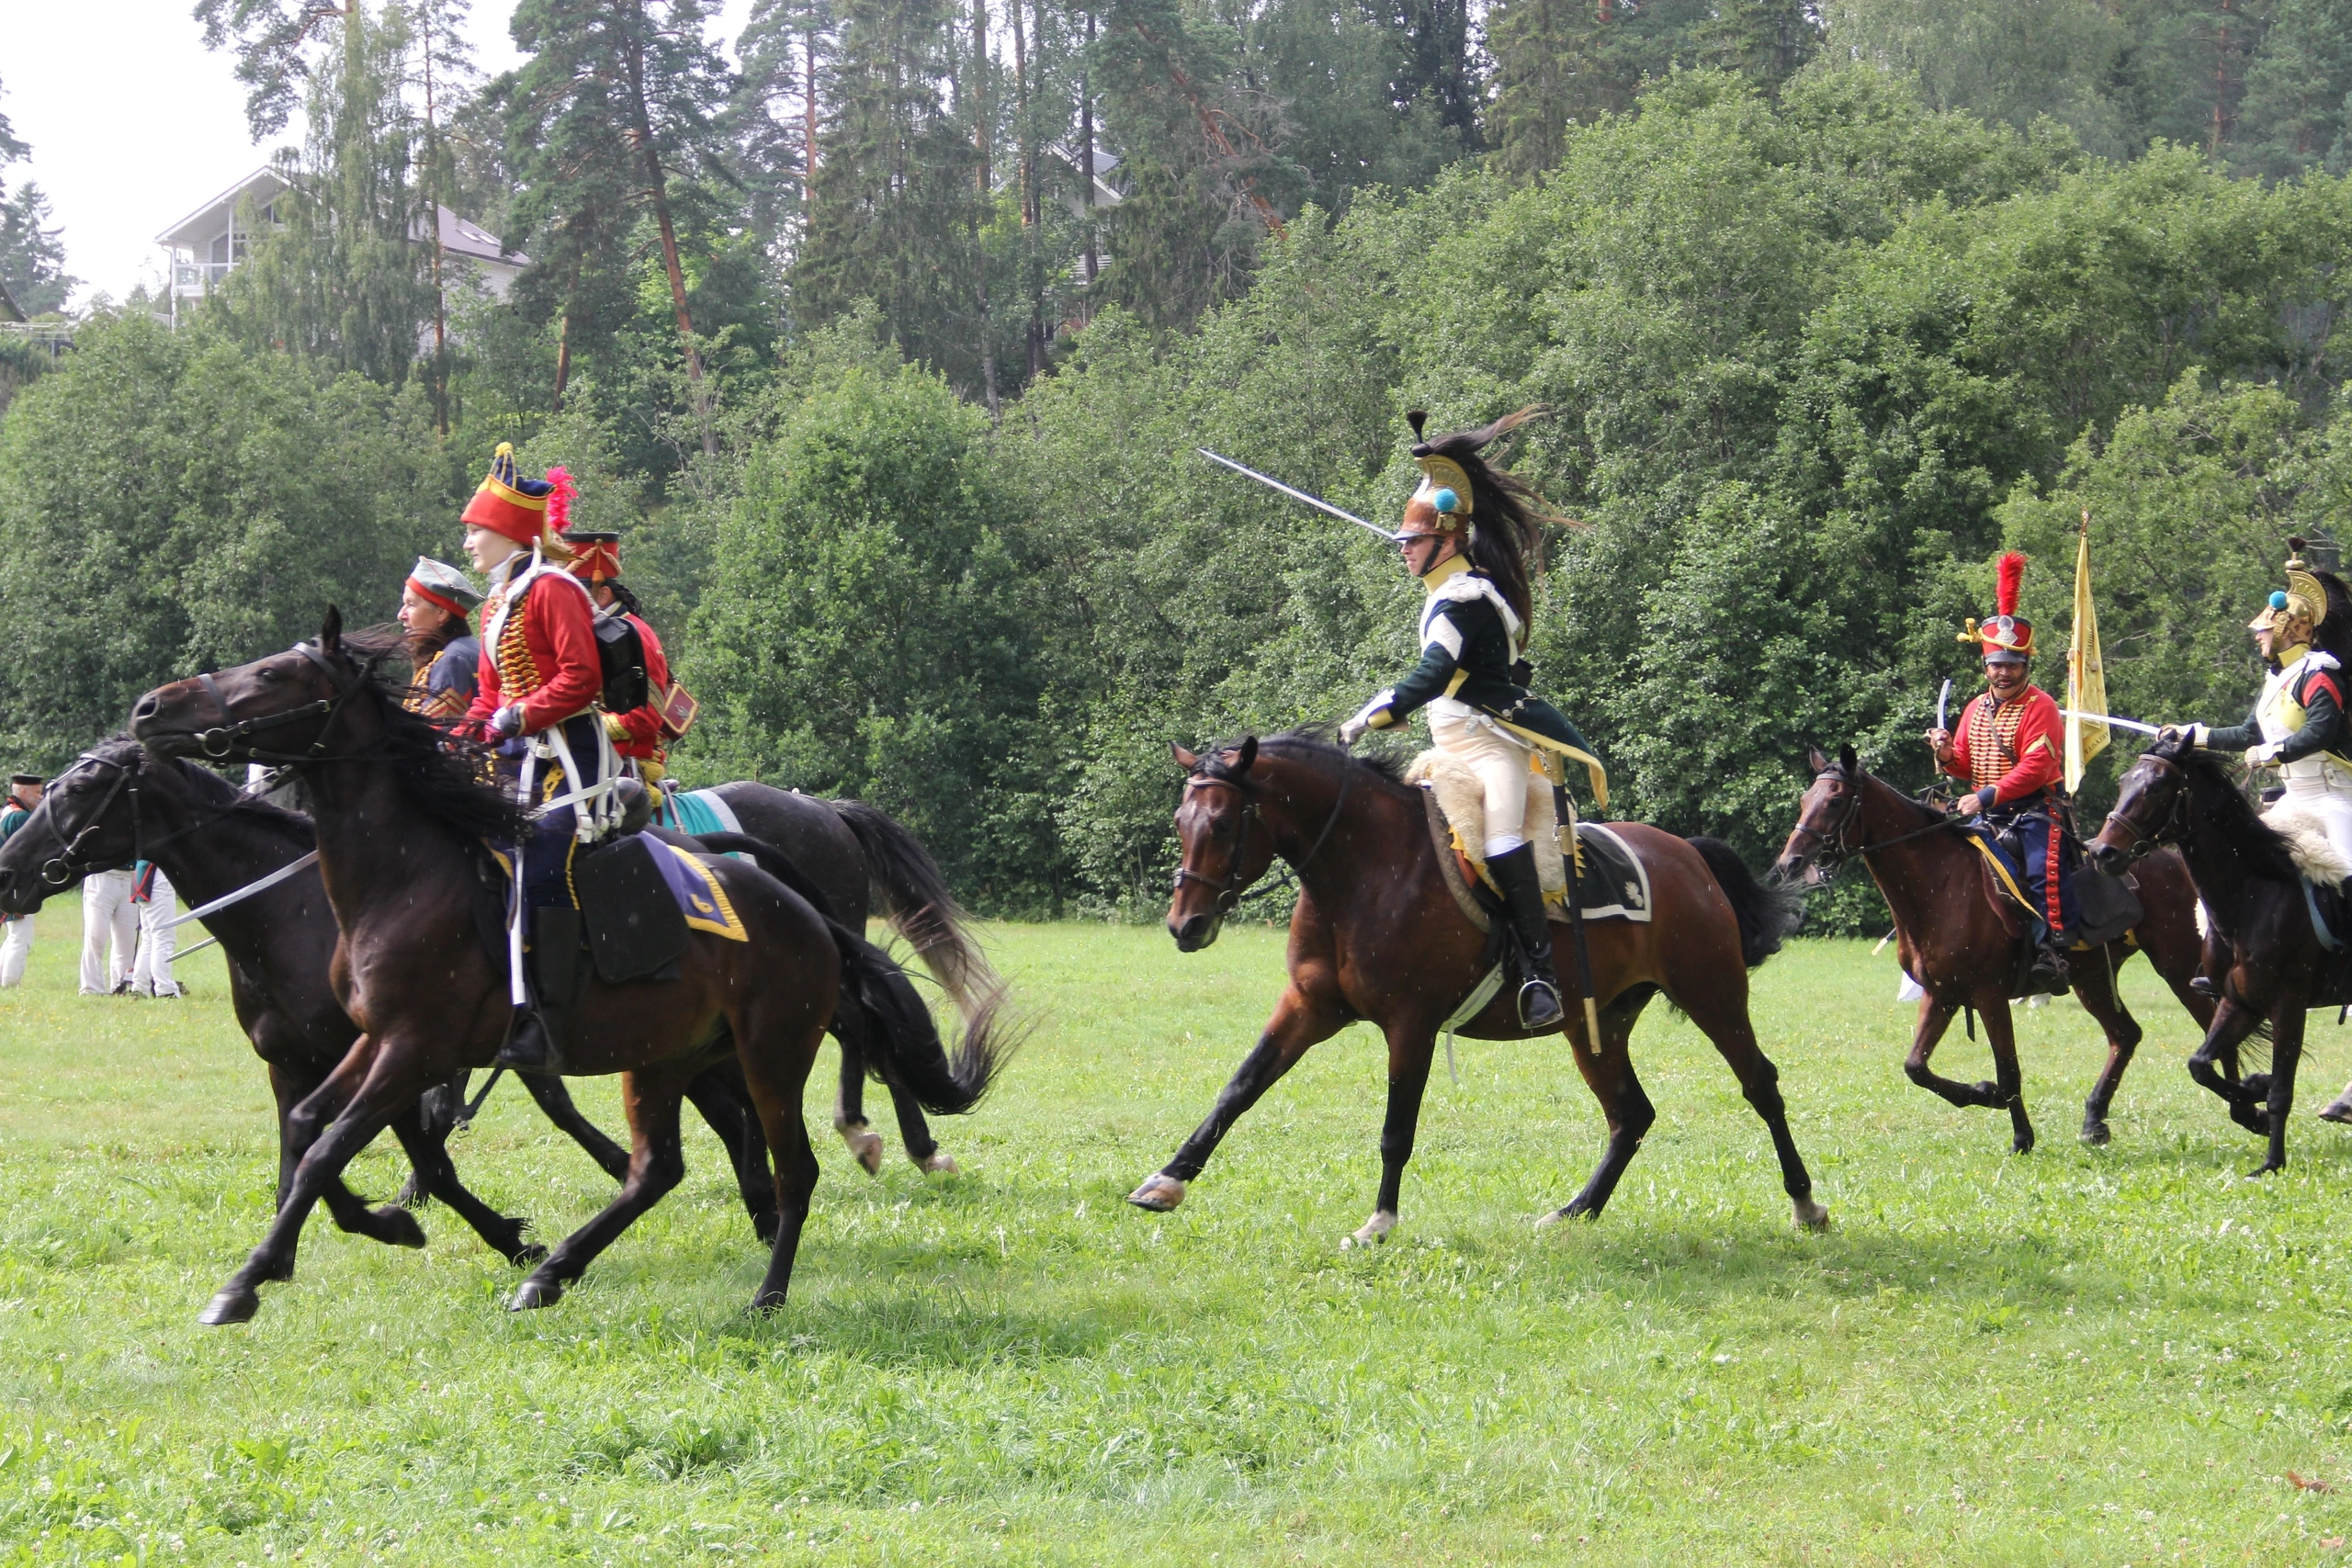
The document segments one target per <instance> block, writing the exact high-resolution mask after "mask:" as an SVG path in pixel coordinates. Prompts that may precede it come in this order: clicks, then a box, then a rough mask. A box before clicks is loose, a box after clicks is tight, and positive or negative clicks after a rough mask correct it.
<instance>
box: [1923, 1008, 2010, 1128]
mask: <svg viewBox="0 0 2352 1568" xmlns="http://www.w3.org/2000/svg"><path fill="white" fill-rule="evenodd" d="M1961 1001H1962V998H1959V997H1948V996H1946V995H1944V994H1943V993H1942V992H1940V991H1930V992H1928V994H1927V995H1926V996H1924V997H1922V998H1919V1022H1918V1024H1917V1027H1916V1028H1915V1029H1914V1030H1913V1031H1912V1033H1911V1054H1910V1055H1907V1056H1905V1057H1904V1058H1903V1074H1904V1076H1905V1077H1907V1078H1909V1079H1910V1080H1911V1081H1912V1082H1913V1083H1915V1084H1917V1085H1918V1086H1919V1087H1920V1088H1921V1089H1928V1090H1929V1091H1931V1092H1933V1093H1935V1094H1938V1095H1940V1096H1942V1097H1943V1098H1944V1099H1945V1100H1949V1101H1951V1103H1952V1104H1954V1105H1959V1106H1974V1105H1998V1104H2000V1103H2001V1098H2000V1086H1999V1085H1997V1084H1991V1083H1973V1084H1967V1083H1962V1082H1960V1081H1959V1080H1958V1079H1957V1078H1948V1077H1940V1076H1939V1075H1938V1074H1937V1073H1936V1072H1935V1071H1934V1070H1932V1069H1931V1068H1929V1066H1928V1059H1929V1058H1930V1057H1932V1056H1933V1055H1935V1054H1936V1045H1937V1043H1938V1042H1939V1041H1941V1040H1942V1039H1943V1037H1944V1031H1946V1030H1947V1029H1950V1028H1951V1018H1952V1014H1954V1013H1956V1012H1958V1011H1959V1010H1960V1005H1961ZM1995 1005H1996V1006H1998V1007H1999V1008H2000V1010H2001V1016H2002V1018H2003V1020H2004V1021H2006V1020H2007V1017H2008V1001H2007V998H1995ZM1976 1010H1977V1011H1979V1012H1983V1013H1985V1014H1986V1016H1987V1018H1988V1019H1989V1018H1990V1016H1991V1014H1990V1012H1989V1011H1988V1010H1987V1009H1986V1008H1985V1005H1984V1003H1983V1000H1982V998H1979V1000H1978V1005H1977V1009H1976Z"/></svg>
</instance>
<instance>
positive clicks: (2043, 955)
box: [2025, 925, 2074, 997]
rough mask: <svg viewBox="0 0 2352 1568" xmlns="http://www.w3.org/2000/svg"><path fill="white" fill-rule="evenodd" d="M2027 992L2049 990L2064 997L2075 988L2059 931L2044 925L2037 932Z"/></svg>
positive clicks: (2029, 994) (2030, 993) (2052, 993)
mask: <svg viewBox="0 0 2352 1568" xmlns="http://www.w3.org/2000/svg"><path fill="white" fill-rule="evenodd" d="M2025 985H2026V994H2027V995H2028V996H2032V995H2034V994H2035V993H2037V992H2041V991H2047V992H2049V993H2050V994H2051V995H2052V996H2053V997H2063V996H2064V995H2065V994H2066V993H2067V992H2068V991H2070V990H2072V989H2074V981H2073V979H2072V977H2071V976H2070V975H2069V973H2068V970H2067V966H2066V950H2065V948H2064V946H2062V945H2061V944H2060V941H2059V937H2058V933H2056V932H2055V931H2052V930H2051V929H2050V928H2049V927H2048V926H2046V925H2045V926H2043V927H2041V930H2040V931H2038V932H2036V933H2035V936H2034V942H2033V967H2032V968H2031V969H2029V970H2028V971H2026V977H2025Z"/></svg>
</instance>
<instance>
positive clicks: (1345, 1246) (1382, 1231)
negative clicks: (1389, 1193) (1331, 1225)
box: [1340, 1209, 1397, 1252]
mask: <svg viewBox="0 0 2352 1568" xmlns="http://www.w3.org/2000/svg"><path fill="white" fill-rule="evenodd" d="M1396 1228H1397V1216H1396V1215H1395V1214H1394V1213H1390V1212H1389V1211H1388V1210H1386V1209H1374V1211H1373V1212H1372V1218H1370V1219H1368V1220H1366V1221H1364V1223H1363V1224H1361V1225H1359V1226H1357V1227H1356V1229H1355V1232H1354V1234H1353V1235H1350V1236H1348V1237H1347V1238H1346V1239H1344V1240H1343V1241H1341V1242H1340V1251H1341V1252H1345V1251H1347V1250H1349V1249H1350V1248H1351V1247H1376V1246H1378V1245H1379V1244H1380V1243H1382V1242H1384V1241H1386V1240H1387V1239H1388V1233H1389V1232H1390V1231H1393V1230H1395V1229H1396Z"/></svg>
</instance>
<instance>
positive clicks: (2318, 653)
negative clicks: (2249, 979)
mask: <svg viewBox="0 0 2352 1568" xmlns="http://www.w3.org/2000/svg"><path fill="white" fill-rule="evenodd" d="M2287 547H2288V548H2289V550H2290V551H2291V552H2292V553H2291V554H2290V555H2289V556H2288V558H2287V586H2286V587H2285V588H2284V589H2283V590H2274V591H2273V592H2272V593H2271V594H2270V597H2269V598H2268V599H2267V601H2265V603H2264V604H2263V606H2262V611H2261V613H2260V614H2259V615H2256V616H2255V617H2254V619H2252V620H2251V621H2248V622H2247V623H2246V628H2247V629H2248V630H2249V631H2251V632H2253V633H2254V646H2255V649H2256V651H2257V652H2258V653H2260V655H2261V656H2262V663H2263V668H2264V671H2265V674H2264V676H2263V682H2262V694H2261V696H2259V697H2258V698H2256V701H2255V705H2254V711H2253V712H2251V713H2249V714H2247V715H2246V716H2245V723H2243V724H2236V725H2231V726H2228V727H2226V728H2218V729H2217V728H2214V727H2212V726H2211V725H2206V724H2191V725H2187V726H2184V727H2181V728H2173V727H2170V726H2167V727H2166V728H2165V729H2164V730H2163V731H2161V732H2159V738H2160V739H2168V740H2169V739H2178V738H2179V737H2180V736H2182V735H2183V734H2186V735H2187V736H2188V738H2189V739H2190V740H2191V741H2192V742H2193V743H2194V744H2195V745H2197V746H2199V747H2200V748H2203V749H2205V750H2214V751H2241V752H2243V753H2244V754H2245V765H2246V770H2247V772H2249V773H2251V772H2252V771H2253V770H2255V769H2256V768H2261V767H2268V766H2274V765H2275V766H2276V767H2277V768H2278V773H2279V775H2280V778H2281V780H2282V781H2283V782H2284V784H2285V785H2286V790H2287V794H2286V798H2287V800H2288V801H2289V802H2290V803H2292V804H2293V805H2295V806H2297V807H2301V808H2302V809H2304V810H2306V811H2308V812H2309V813H2310V814H2311V815H2312V818H2315V819H2316V820H2317V821H2318V822H2319V824H2320V826H2321V828H2322V829H2323V830H2324V831H2325V833H2326V834H2327V838H2328V842H2330V843H2331V844H2334V845H2335V849H2336V852H2337V853H2339V854H2341V855H2343V856H2345V858H2346V860H2352V761H2346V759H2347V758H2352V734H2347V733H2346V725H2345V716H2344V696H2345V693H2344V682H2345V674H2344V671H2343V668H2342V667H2341V666H2340V665H2339V664H2338V663H2337V661H2336V659H2335V655H2334V654H2331V653H2329V652H2327V651H2325V650H2324V649H2317V648H2313V647H2312V637H2313V635H2314V634H2315V633H2316V632H2317V631H2318V630H2319V626H2320V623H2321V622H2323V621H2324V620H2326V619H2327V589H2326V587H2325V585H2324V584H2323V583H2322V582H2321V581H2320V580H2319V579H2318V578H2317V577H2315V576H2313V575H2312V571H2311V568H2310V566H2309V564H2308V563H2306V562H2305V561H2304V559H2303V558H2302V549H2303V541H2302V540H2301V539H2290V540H2288V541H2287ZM2205 949H2206V950H2205V957H2204V962H2203V964H2200V965H2199V969H2200V973H2199V975H2198V976H2197V977H2196V978H2195V979H2193V980H2191V981H2190V982H2189V983H2188V984H2189V988H2190V989H2191V990H2194V991H2196V992H2197V993H2198V994H2199V996H2207V997H2216V998H2218V997H2219V996H2220V995H2221V994H2222V987H2221V975H2222V970H2224V969H2225V968H2227V967H2228V964H2229V958H2228V954H2227V953H2225V952H2224V951H2223V950H2222V944H2221V941H2220V938H2219V937H2218V936H2217V935H2214V934H2211V933H2209V934H2208V936H2207V939H2206V944H2205ZM2331 1112H2334V1113H2335V1114H2330V1113H2331ZM2320 1114H2321V1115H2322V1116H2323V1117H2325V1118H2327V1119H2328V1120H2329V1121H2338V1122H2344V1121H2352V1089H2346V1091H2345V1093H2344V1095H2343V1096H2342V1097H2339V1099H2338V1100H2337V1101H2336V1103H2335V1104H2334V1105H2331V1106H2329V1107H2328V1108H2327V1110H2326V1111H2321V1112H2320Z"/></svg>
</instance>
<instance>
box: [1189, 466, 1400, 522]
mask: <svg viewBox="0 0 2352 1568" xmlns="http://www.w3.org/2000/svg"><path fill="white" fill-rule="evenodd" d="M1193 451H1195V452H1198V453H1199V454H1200V455H1201V456H1202V457H1206V458H1207V459H1208V460H1209V461H1210V462H1212V463H1221V464H1223V465H1224V466H1225V467H1227V468H1231V469H1232V470H1233V471H1234V472H1235V473H1237V474H1247V475H1248V476H1249V477H1250V478H1251V479H1256V480H1257V481H1258V482H1259V483H1260V484H1261V485H1265V486H1268V487H1269V488H1271V489H1273V490H1278V491H1282V492H1283V494H1284V495H1286V496H1288V497H1290V498H1291V499H1292V500H1293V501H1303V502H1306V504H1307V505H1309V506H1311V507H1313V508H1315V510H1317V512H1327V513H1330V514H1331V515H1332V516H1334V517H1336V518H1338V519H1339V520H1340V522H1342V523H1352V524H1354V525H1356V526H1357V527H1359V528H1363V529H1364V530H1366V531H1368V532H1370V533H1374V534H1377V535H1379V536H1381V537H1382V538H1384V539H1385V540H1387V541H1388V542H1389V543H1390V544H1392V545H1393V544H1395V543H1396V542H1397V535H1395V534H1392V533H1390V532H1389V531H1388V530H1387V529H1385V528H1383V527H1381V526H1380V525H1378V524H1375V523H1367V522H1365V521H1364V520H1363V518H1361V517H1359V516H1357V515H1356V514H1355V513H1352V512H1342V511H1340V509H1339V508H1338V507H1336V506H1334V505H1332V504H1331V503H1330V502H1328V501H1317V499H1316V498H1315V497H1313V496H1311V495H1309V494H1307V493H1306V491H1303V490H1293V489H1291V487H1290V486H1288V485H1286V484H1284V483H1283V481H1282V480H1280V479H1269V478H1267V477H1266V476H1265V475H1264V474H1261V473H1260V472H1259V471H1258V470H1257V469H1255V468H1248V467H1245V466H1244V465H1242V464H1240V463H1237V462H1235V461H1234V460H1233V459H1232V458H1230V457H1218V456H1217V455H1216V453H1214V452H1212V451H1210V450H1209V449H1208V448H1207V447H1205V446H1195V447H1193Z"/></svg>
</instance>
